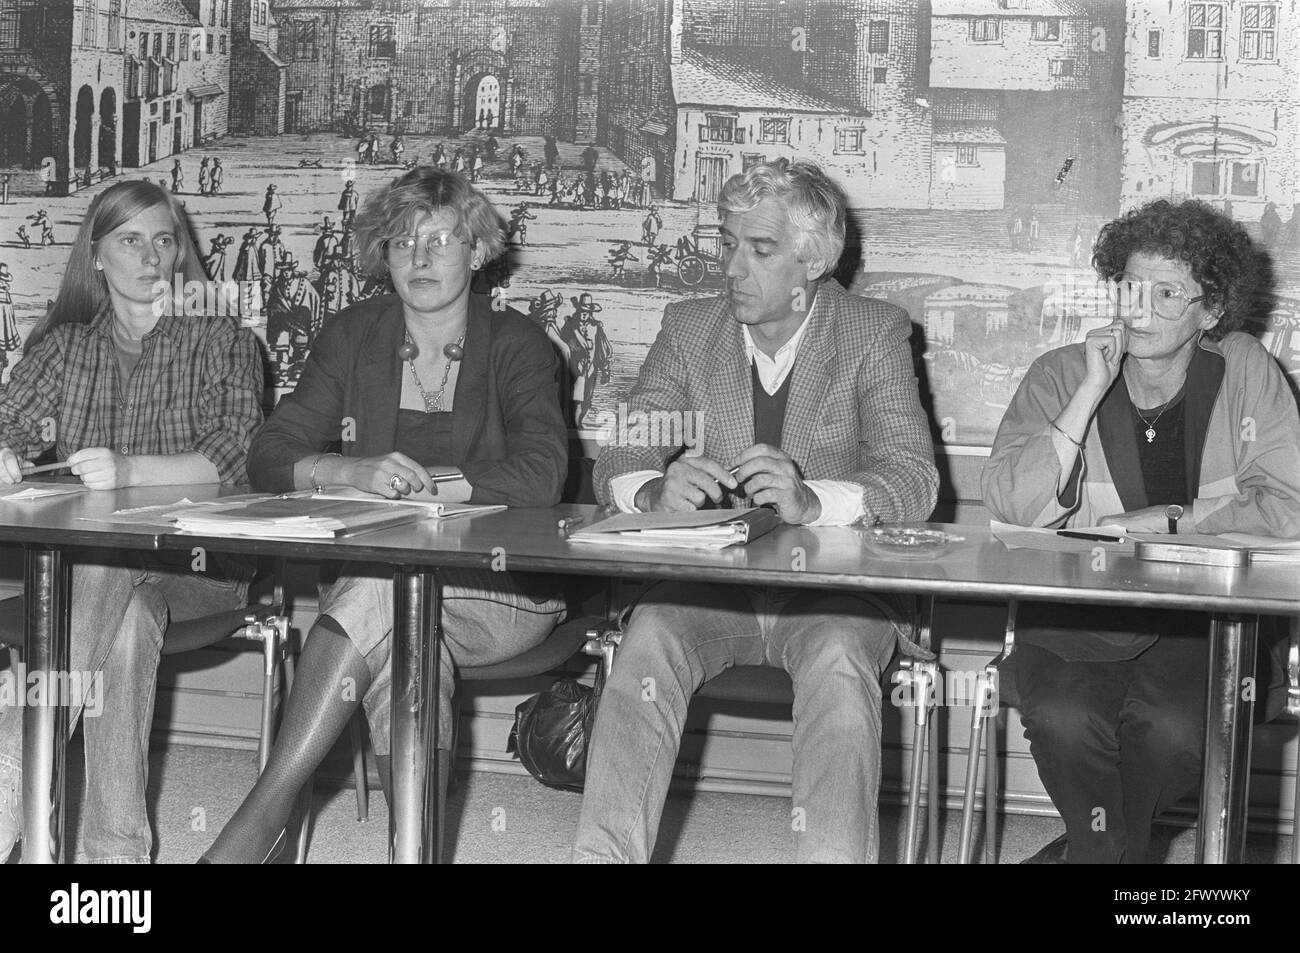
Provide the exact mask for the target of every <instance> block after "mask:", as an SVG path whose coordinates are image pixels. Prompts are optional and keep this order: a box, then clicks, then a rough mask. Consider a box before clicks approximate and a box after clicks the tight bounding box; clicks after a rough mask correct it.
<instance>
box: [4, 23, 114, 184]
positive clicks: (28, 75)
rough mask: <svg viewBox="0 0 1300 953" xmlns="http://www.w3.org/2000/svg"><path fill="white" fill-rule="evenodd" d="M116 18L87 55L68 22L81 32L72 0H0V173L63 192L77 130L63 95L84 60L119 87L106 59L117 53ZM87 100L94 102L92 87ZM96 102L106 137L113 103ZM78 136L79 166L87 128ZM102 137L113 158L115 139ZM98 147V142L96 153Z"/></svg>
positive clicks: (111, 97)
mask: <svg viewBox="0 0 1300 953" xmlns="http://www.w3.org/2000/svg"><path fill="white" fill-rule="evenodd" d="M119 7H120V4H119ZM118 15H119V19H118V20H117V21H115V22H114V23H113V24H112V26H113V29H112V30H109V29H108V24H107V23H106V24H105V25H104V26H105V32H104V34H103V37H102V41H101V38H100V36H99V34H98V33H96V34H95V35H94V36H93V37H90V38H89V39H90V43H89V49H88V48H87V44H85V43H83V42H82V41H81V39H80V33H81V31H80V30H79V29H77V30H74V20H75V21H76V24H75V25H76V26H78V27H79V26H80V25H81V21H82V20H83V18H85V9H84V8H82V7H80V6H78V7H77V8H75V9H74V7H73V5H72V3H71V2H70V0H69V2H65V3H37V2H36V0H0V166H3V167H4V168H5V169H6V170H11V172H21V171H22V170H28V171H31V170H36V169H41V170H42V176H43V177H44V178H45V179H46V180H47V181H48V182H49V183H54V184H53V186H52V187H53V188H54V189H56V190H59V191H66V190H67V188H68V184H67V183H68V180H69V177H70V171H71V170H72V169H73V168H75V162H74V156H73V144H72V140H73V136H74V132H75V130H74V125H73V114H72V99H71V97H70V95H69V92H68V91H69V90H70V89H71V88H72V82H73V75H72V74H73V61H74V59H79V58H82V57H83V56H85V55H86V54H87V53H89V55H92V56H94V60H95V66H96V67H99V66H100V64H102V63H104V62H105V61H106V62H107V63H108V64H109V76H108V83H107V84H106V87H105V88H106V89H111V88H113V87H114V86H115V85H116V86H120V84H121V77H122V65H121V54H120V53H119V54H117V55H116V56H114V55H113V53H112V51H113V50H114V49H115V48H116V49H118V50H120V49H121V46H122V24H121V21H120V9H119V11H118ZM90 22H91V23H92V24H94V19H93V18H90ZM94 25H97V24H94ZM74 37H75V38H76V41H75V42H74ZM101 42H102V46H101V45H100V44H101ZM78 79H79V80H80V79H81V77H80V76H79V77H78ZM79 85H80V84H79ZM90 95H91V98H92V100H93V87H92V90H91V93H90ZM101 98H102V101H101V102H98V103H96V106H97V107H98V108H96V109H94V110H92V114H93V115H94V117H95V119H96V121H97V122H98V123H99V127H100V129H101V130H104V129H109V130H112V129H114V127H115V126H116V117H117V114H118V107H117V95H116V93H112V94H109V95H108V96H107V97H101ZM101 110H102V112H101ZM83 128H84V130H86V131H83V132H82V134H81V135H82V145H83V151H84V156H83V164H84V163H85V161H86V160H88V158H89V155H90V149H89V148H87V147H86V146H87V145H88V144H87V143H86V142H85V137H86V135H87V134H88V130H89V128H90V125H89V123H87V124H86V125H85V126H84V127H83ZM105 136H106V138H108V139H109V140H110V141H111V145H109V146H108V148H105V149H104V150H103V151H104V152H105V154H106V155H107V156H109V157H110V158H111V157H112V152H113V150H114V149H115V148H116V144H117V137H116V134H115V133H106V134H105ZM100 145H101V143H100V141H99V139H98V137H96V141H95V147H96V149H97V150H98V149H99V147H100Z"/></svg>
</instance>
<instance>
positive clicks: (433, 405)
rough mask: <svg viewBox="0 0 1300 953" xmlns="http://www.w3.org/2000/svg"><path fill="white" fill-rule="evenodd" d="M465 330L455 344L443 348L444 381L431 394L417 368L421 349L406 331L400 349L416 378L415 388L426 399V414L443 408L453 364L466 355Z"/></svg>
mask: <svg viewBox="0 0 1300 953" xmlns="http://www.w3.org/2000/svg"><path fill="white" fill-rule="evenodd" d="M464 344H465V332H464V331H462V332H461V334H460V338H459V339H458V340H457V341H456V343H455V344H448V345H447V346H446V347H444V348H443V349H442V353H443V355H444V356H445V357H446V358H447V363H446V365H445V366H444V367H443V369H442V383H441V384H439V385H438V390H437V391H436V392H435V393H432V394H430V393H429V392H428V391H427V390H425V389H424V384H423V383H422V382H421V381H420V374H419V372H418V371H416V369H415V358H416V356H417V355H419V353H420V351H419V349H418V348H416V346H415V342H414V341H412V340H411V334H410V332H409V331H408V332H407V333H406V341H405V343H403V344H402V347H401V348H400V349H399V352H398V353H399V354H400V355H401V356H402V357H404V358H406V366H407V367H409V368H410V369H411V377H412V378H413V379H414V380H415V388H416V390H418V391H419V392H420V399H421V400H423V401H424V412H425V413H426V414H436V413H438V412H439V411H441V410H442V398H443V395H444V394H446V392H447V378H449V377H450V376H451V365H452V363H453V362H455V361H459V360H460V359H461V358H463V357H464V356H465V348H464V346H463V345H464Z"/></svg>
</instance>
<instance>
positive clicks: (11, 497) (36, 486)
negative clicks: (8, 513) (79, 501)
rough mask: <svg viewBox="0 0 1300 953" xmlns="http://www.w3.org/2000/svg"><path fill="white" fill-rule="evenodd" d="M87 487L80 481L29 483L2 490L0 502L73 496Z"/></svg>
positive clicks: (23, 501)
mask: <svg viewBox="0 0 1300 953" xmlns="http://www.w3.org/2000/svg"><path fill="white" fill-rule="evenodd" d="M86 489H87V487H86V486H84V485H83V484H80V483H29V484H26V485H20V486H11V487H5V488H4V489H3V490H0V502H4V503H35V502H38V501H40V500H54V499H58V498H59V497H62V496H71V495H72V494H74V493H85V492H86Z"/></svg>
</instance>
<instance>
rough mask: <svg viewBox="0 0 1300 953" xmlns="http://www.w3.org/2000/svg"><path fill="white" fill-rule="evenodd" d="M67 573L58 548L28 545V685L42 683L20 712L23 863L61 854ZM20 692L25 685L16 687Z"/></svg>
mask: <svg viewBox="0 0 1300 953" xmlns="http://www.w3.org/2000/svg"><path fill="white" fill-rule="evenodd" d="M70 581H71V576H70V575H69V567H68V563H67V562H66V561H65V559H64V556H63V551H62V550H61V549H46V548H41V547H31V548H28V549H27V551H26V553H25V565H24V569H23V592H24V596H25V602H26V613H27V617H26V619H25V626H26V636H27V651H26V654H25V657H24V661H25V662H26V666H27V678H28V684H29V685H35V684H37V682H36V681H35V679H40V682H39V684H42V685H44V686H45V693H44V696H45V697H44V699H43V702H44V703H43V704H41V705H28V706H27V707H26V708H25V709H24V711H23V863H25V864H56V863H59V862H60V861H61V860H62V856H63V801H64V798H63V794H64V778H65V773H64V766H65V765H66V763H67V749H68V711H69V709H68V705H67V704H66V703H65V701H66V700H65V699H63V698H61V697H60V693H59V692H58V691H57V690H56V689H55V688H54V686H56V685H59V684H61V683H62V678H61V675H62V673H66V672H67V670H68V622H69V618H70V613H69V606H70V604H71V601H72V599H71V596H72V593H71V587H70ZM19 690H20V691H25V690H26V689H25V687H23V686H20V687H19Z"/></svg>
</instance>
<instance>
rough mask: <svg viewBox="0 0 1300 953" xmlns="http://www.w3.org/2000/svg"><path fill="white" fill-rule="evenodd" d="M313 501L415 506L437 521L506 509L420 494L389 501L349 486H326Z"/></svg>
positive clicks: (376, 494)
mask: <svg viewBox="0 0 1300 953" xmlns="http://www.w3.org/2000/svg"><path fill="white" fill-rule="evenodd" d="M311 499H313V500H350V501H358V502H370V503H388V504H390V505H394V506H417V507H419V508H421V509H422V510H425V511H426V512H427V513H428V514H429V515H430V516H433V517H435V518H437V519H443V520H449V519H454V518H455V517H458V516H478V515H479V514H481V513H499V512H500V511H501V510H504V509H506V508H507V507H506V505H505V504H504V503H444V502H442V501H441V500H439V499H438V498H437V497H435V496H433V495H431V494H428V493H420V494H417V495H413V496H403V497H401V498H400V499H396V500H390V499H388V498H387V497H384V496H380V495H379V494H378V493H367V492H366V491H365V490H358V489H356V488H355V487H351V486H327V487H325V488H324V489H323V490H321V491H319V492H314V493H312V494H311Z"/></svg>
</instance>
